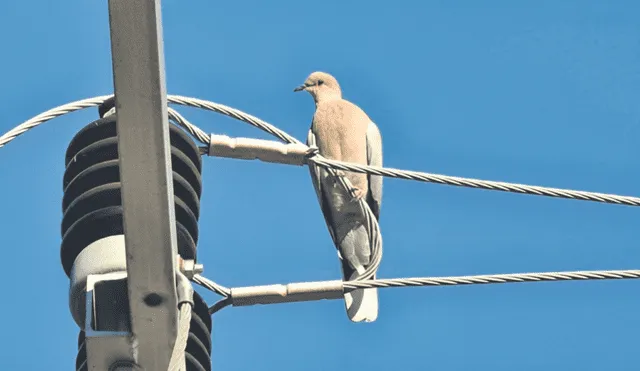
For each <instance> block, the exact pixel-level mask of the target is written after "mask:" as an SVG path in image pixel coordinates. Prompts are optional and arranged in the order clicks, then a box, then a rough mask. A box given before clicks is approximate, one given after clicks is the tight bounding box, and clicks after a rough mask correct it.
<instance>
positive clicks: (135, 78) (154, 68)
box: [109, 0, 178, 371]
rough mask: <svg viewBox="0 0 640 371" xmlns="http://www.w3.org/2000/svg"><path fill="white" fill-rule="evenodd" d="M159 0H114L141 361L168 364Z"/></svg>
mask: <svg viewBox="0 0 640 371" xmlns="http://www.w3.org/2000/svg"><path fill="white" fill-rule="evenodd" d="M161 18H162V17H161V10H160V0H109V22H110V29H111V53H112V60H113V82H114V91H115V100H116V111H117V115H118V125H117V128H118V153H119V156H120V181H121V183H122V205H123V213H124V232H125V246H126V252H127V280H128V282H127V283H128V294H129V306H130V313H131V331H132V341H133V347H134V351H135V353H134V354H135V361H136V363H137V365H138V366H140V367H142V369H144V370H150V371H151V370H166V369H167V367H168V366H169V358H170V357H171V350H172V349H173V344H174V341H175V339H176V334H177V318H178V317H177V308H178V303H177V295H176V274H175V267H176V254H177V248H176V224H175V215H174V195H173V182H172V177H171V174H172V168H171V157H170V148H171V146H170V143H169V126H168V125H169V123H168V117H167V91H166V82H165V65H164V47H163V40H162V19H161Z"/></svg>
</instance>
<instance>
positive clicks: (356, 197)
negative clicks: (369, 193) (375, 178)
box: [351, 187, 364, 201]
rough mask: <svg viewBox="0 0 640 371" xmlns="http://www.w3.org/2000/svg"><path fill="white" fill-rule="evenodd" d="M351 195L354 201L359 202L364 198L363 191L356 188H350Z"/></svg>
mask: <svg viewBox="0 0 640 371" xmlns="http://www.w3.org/2000/svg"><path fill="white" fill-rule="evenodd" d="M351 194H352V195H353V200H354V201H359V200H360V199H362V198H364V191H363V190H362V189H360V188H357V187H353V188H351Z"/></svg>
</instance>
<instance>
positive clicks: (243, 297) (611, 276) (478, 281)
mask: <svg viewBox="0 0 640 371" xmlns="http://www.w3.org/2000/svg"><path fill="white" fill-rule="evenodd" d="M638 278H640V270H599V271H570V272H539V273H512V274H486V275H474V276H447V277H412V278H391V279H376V280H360V281H339V280H333V281H314V282H299V283H290V284H286V285H280V284H276V285H262V286H249V287H238V288H232V289H230V290H229V291H228V292H227V291H225V292H220V291H218V290H214V289H212V288H211V287H210V286H209V285H207V286H204V287H206V288H208V289H210V290H212V291H214V292H216V293H217V294H220V295H222V296H224V297H225V298H224V299H223V300H221V301H219V302H218V303H216V304H215V305H214V306H212V307H211V308H210V309H209V312H210V313H215V312H217V311H219V310H220V309H222V308H224V307H226V306H229V305H233V306H250V305H257V304H277V303H290V302H296V301H313V300H331V299H340V298H342V296H343V294H344V293H346V292H350V291H353V290H357V289H368V288H390V287H415V286H459V285H487V284H498V283H521V282H548V281H577V280H616V279H638ZM205 280H206V279H205Z"/></svg>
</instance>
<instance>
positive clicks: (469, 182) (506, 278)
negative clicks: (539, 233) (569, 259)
mask: <svg viewBox="0 0 640 371" xmlns="http://www.w3.org/2000/svg"><path fill="white" fill-rule="evenodd" d="M110 97H111V96H100V97H95V98H90V99H84V100H80V101H76V102H72V103H69V104H66V105H62V106H59V107H56V108H53V109H51V110H49V111H46V112H44V113H42V114H40V115H37V116H35V117H33V118H32V119H30V120H27V121H25V122H24V123H22V124H20V125H19V126H17V127H16V128H14V129H12V130H10V131H9V132H7V133H6V134H4V135H2V136H1V137H0V147H2V146H4V145H6V144H7V143H9V142H10V141H12V140H14V139H15V138H17V137H18V136H19V135H21V134H23V133H25V132H26V131H28V130H30V129H32V128H34V127H36V126H38V125H40V124H42V123H44V122H47V121H49V120H51V119H53V118H55V117H58V116H61V115H64V114H67V113H70V112H73V111H77V110H80V109H83V108H87V107H92V106H96V105H98V104H101V103H102V102H104V101H105V100H106V99H108V98H110ZM168 101H169V102H170V103H174V104H181V105H186V106H191V107H197V108H203V109H207V110H210V111H214V112H218V113H221V114H224V115H227V116H230V117H233V118H236V119H238V120H241V121H243V122H245V123H249V124H251V125H253V126H255V127H257V128H259V129H261V130H263V131H265V132H267V133H269V134H271V135H273V136H275V137H276V138H278V139H280V140H281V141H284V142H285V143H279V142H274V141H264V140H258V139H251V138H229V137H225V136H219V135H208V134H206V133H205V132H204V131H202V130H201V129H200V128H198V127H197V126H195V125H193V124H191V123H190V122H189V121H188V120H186V119H185V118H184V117H183V116H182V115H180V114H179V113H178V112H177V111H175V110H174V109H172V108H169V110H168V114H169V116H170V119H171V120H172V121H174V122H176V123H177V124H179V125H180V126H182V127H183V128H185V129H186V130H187V131H188V132H189V133H191V134H192V135H193V136H194V137H195V138H197V139H198V140H199V141H200V142H201V143H203V144H206V145H208V148H207V149H206V150H205V151H204V152H206V153H207V154H209V155H213V156H222V157H232V158H243V159H260V160H263V161H267V162H278V163H285V164H293V165H305V164H307V165H315V166H321V167H323V168H326V169H327V170H328V171H330V172H332V173H333V174H334V176H336V177H337V178H338V180H339V181H340V182H341V184H342V185H343V187H345V189H347V190H351V189H352V188H351V185H350V184H349V183H348V180H347V179H346V178H345V177H344V176H341V175H342V174H341V173H340V172H341V171H355V172H360V173H367V174H373V175H381V176H387V177H395V178H401V179H408V180H417V181H423V182H431V183H440V184H446V185H454V186H462V187H471V188H482V189H489V190H498V191H504V192H514V193H525V194H532V195H538V196H548V197H560V198H569V199H577V200H583V201H595V202H603V203H612V204H623V205H629V206H640V198H637V197H631V196H619V195H614V194H605V193H596V192H585V191H575V190H568V189H559V188H549V187H540V186H532V185H524V184H516V183H506V182H496V181H487V180H479V179H471V178H460V177H453V176H446V175H438V174H430V173H424V172H416V171H407V170H399V169H392V168H382V167H375V166H365V165H359V164H353V163H346V162H341V161H334V160H330V159H327V158H324V157H322V156H321V155H320V154H319V153H318V151H317V149H316V148H310V147H308V146H306V145H305V144H303V143H302V142H300V141H299V140H297V139H296V138H294V137H292V136H291V135H289V134H287V133H286V132H284V131H282V130H280V129H278V128H277V127H275V126H273V125H271V124H269V123H267V122H265V121H262V120H260V119H259V118H257V117H255V116H252V115H249V114H246V113H244V112H242V111H239V110H236V109H234V108H231V107H227V106H225V105H222V104H217V103H214V102H209V101H206V100H202V99H196V98H188V97H183V96H172V95H170V96H168ZM360 201H361V202H362V200H360ZM364 205H365V206H364V210H365V214H371V211H370V210H369V208H368V205H366V203H364ZM370 216H371V217H370V225H369V228H371V229H370V230H373V231H374V232H375V233H372V234H371V235H372V237H371V241H370V242H371V244H372V246H374V247H379V249H377V250H376V249H374V254H373V257H374V262H373V264H372V265H371V266H370V267H368V269H367V272H366V274H365V275H363V276H361V277H359V278H358V280H354V281H319V282H306V283H297V284H289V285H269V286H255V287H249V288H235V289H234V288H232V289H230V288H226V287H224V286H221V285H219V284H217V283H215V282H213V281H211V280H209V279H207V278H205V277H203V276H201V275H199V274H196V275H195V276H194V277H193V281H194V282H196V283H198V284H200V285H202V286H203V287H205V288H207V289H209V290H211V291H213V292H215V293H217V294H219V295H222V296H223V297H224V299H223V300H221V301H220V302H218V303H216V305H214V307H212V308H211V309H210V312H212V311H213V312H215V311H216V310H219V309H221V308H223V307H225V306H228V305H235V306H238V305H252V304H259V303H261V302H264V303H275V302H288V301H299V300H302V299H304V300H308V299H309V298H311V299H309V300H319V299H322V298H337V297H338V296H339V295H338V294H340V295H342V294H343V293H344V292H348V291H351V290H355V289H361V288H386V287H409V286H442V285H469V284H492V283H515V282H540V281H565V280H601V279H636V278H640V270H603V271H575V272H546V273H516V274H495V275H478V276H456V277H417V278H393V279H375V280H373V279H369V278H371V277H372V276H373V274H375V271H376V269H377V267H378V265H379V263H380V260H381V257H382V249H381V236H380V233H379V228H378V225H377V222H375V218H374V217H373V215H370ZM371 220H373V222H372V223H371ZM325 296H327V297H325ZM340 297H341V296H340Z"/></svg>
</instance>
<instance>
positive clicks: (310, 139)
mask: <svg viewBox="0 0 640 371" xmlns="http://www.w3.org/2000/svg"><path fill="white" fill-rule="evenodd" d="M299 91H306V92H308V93H309V94H310V95H311V96H312V97H313V100H314V102H315V105H316V110H315V113H314V115H313V121H312V124H311V129H310V130H309V134H308V136H307V145H308V146H310V147H313V146H315V147H317V148H318V151H319V154H320V155H322V156H323V157H325V158H328V159H332V160H337V161H345V162H353V163H357V164H361V165H373V166H382V138H381V135H380V131H379V129H378V127H377V126H376V124H375V123H374V122H373V121H372V120H371V119H370V118H369V116H367V114H366V113H365V112H364V111H363V110H362V109H361V108H360V107H358V106H357V105H355V104H353V103H351V102H349V101H348V100H346V99H343V98H342V90H341V89H340V85H339V84H338V81H337V80H336V79H335V78H334V77H333V76H331V75H330V74H328V73H325V72H313V73H311V74H310V75H309V76H308V77H307V79H306V80H305V82H304V84H303V85H301V86H299V87H297V88H295V89H294V92H299ZM309 170H310V173H311V179H312V182H313V185H314V188H315V191H316V195H317V197H318V202H319V203H320V209H321V211H322V214H323V215H324V219H325V222H326V224H327V228H328V229H329V234H330V235H331V239H332V240H333V243H334V245H335V247H336V248H337V250H338V257H339V258H340V261H341V267H342V273H343V279H344V280H345V281H349V280H353V279H355V278H357V277H358V275H360V274H362V273H363V272H364V271H365V269H366V267H367V266H368V265H369V263H370V259H371V255H372V247H371V246H370V242H369V240H370V238H369V235H368V231H367V228H366V225H367V223H366V219H365V215H364V213H363V210H362V208H361V207H360V205H359V202H358V200H359V199H363V200H364V201H365V202H366V203H367V204H368V205H369V207H370V208H371V211H372V212H373V214H374V215H375V218H376V221H377V220H379V218H380V205H381V202H382V177H381V176H378V175H368V174H360V173H354V172H344V176H345V177H346V178H347V179H348V180H349V181H350V182H351V185H352V186H353V187H354V190H355V192H354V193H355V195H356V197H355V198H353V196H351V194H350V193H349V192H348V191H346V190H344V188H343V187H342V186H341V184H340V183H339V182H337V181H336V179H335V178H334V177H332V176H331V175H330V174H329V173H328V172H327V171H326V170H325V169H323V168H321V167H318V166H316V165H313V164H310V165H309ZM341 173H342V172H341ZM374 278H375V277H374ZM344 300H345V307H346V311H347V316H348V317H349V319H350V320H351V321H353V322H373V321H375V320H376V319H377V317H378V292H377V289H375V288H371V289H358V290H354V291H351V292H348V293H345V294H344Z"/></svg>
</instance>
